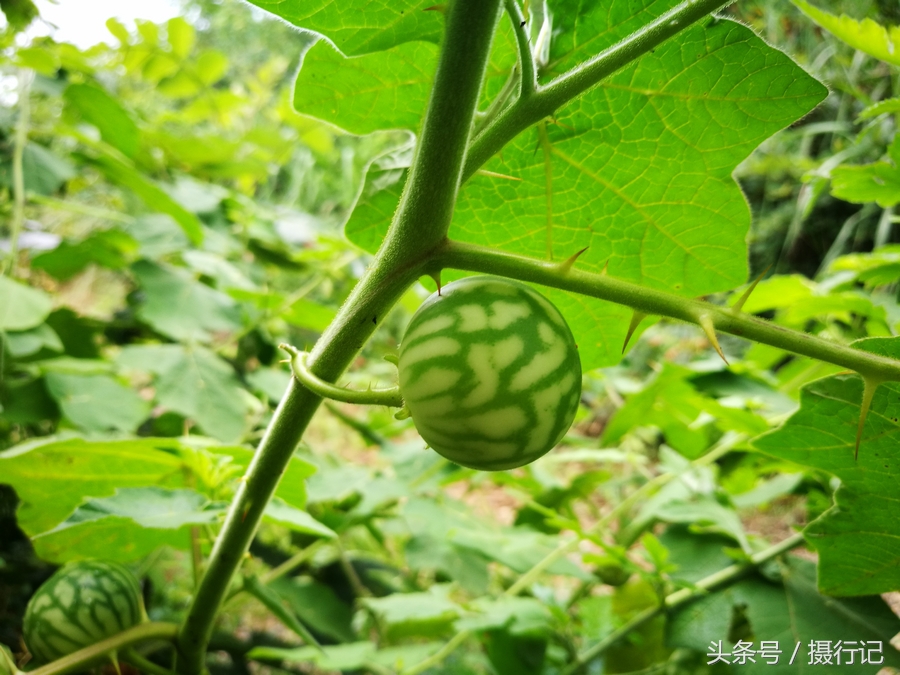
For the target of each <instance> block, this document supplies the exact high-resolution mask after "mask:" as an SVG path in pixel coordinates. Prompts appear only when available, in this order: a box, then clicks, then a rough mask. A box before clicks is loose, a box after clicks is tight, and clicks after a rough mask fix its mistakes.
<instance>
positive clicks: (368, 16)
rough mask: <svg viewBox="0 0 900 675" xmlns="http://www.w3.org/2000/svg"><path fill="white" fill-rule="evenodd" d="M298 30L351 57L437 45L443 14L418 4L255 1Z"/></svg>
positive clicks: (399, 0) (411, 0)
mask: <svg viewBox="0 0 900 675" xmlns="http://www.w3.org/2000/svg"><path fill="white" fill-rule="evenodd" d="M251 1H252V2H253V4H254V5H256V6H257V7H261V8H262V9H265V10H267V11H269V12H272V13H273V14H275V15H277V16H280V17H281V18H282V19H284V20H285V21H287V22H289V23H292V24H293V25H295V26H297V27H298V28H303V29H305V30H308V31H313V32H315V33H319V34H320V35H324V36H325V37H327V38H328V39H329V40H331V41H332V42H333V43H334V45H335V46H336V47H337V48H338V49H340V50H341V52H343V53H344V54H347V55H348V56H352V55H356V54H368V53H370V52H377V51H380V50H382V49H390V48H391V47H393V46H395V45H399V44H402V43H404V42H409V41H413V40H425V41H428V42H437V41H438V40H439V39H440V36H441V33H442V32H443V23H444V21H443V19H444V17H443V12H442V11H438V10H439V9H440V8H439V7H434V9H433V10H432V11H426V8H428V7H429V5H428V3H424V4H423V3H422V2H418V0H376V1H375V2H366V3H365V4H364V5H359V4H355V3H346V2H331V0H251Z"/></svg>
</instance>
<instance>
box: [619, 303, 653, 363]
mask: <svg viewBox="0 0 900 675" xmlns="http://www.w3.org/2000/svg"><path fill="white" fill-rule="evenodd" d="M646 316H647V315H646V314H644V313H643V312H639V311H637V310H634V312H633V313H632V315H631V323H629V324H628V332H627V333H626V334H625V342H624V344H623V345H622V353H623V354H624V353H625V349H626V347H628V343H629V342H630V341H631V336H632V335H634V331H636V330H637V327H638V325H640V323H641V321H643V320H644V318H645V317H646Z"/></svg>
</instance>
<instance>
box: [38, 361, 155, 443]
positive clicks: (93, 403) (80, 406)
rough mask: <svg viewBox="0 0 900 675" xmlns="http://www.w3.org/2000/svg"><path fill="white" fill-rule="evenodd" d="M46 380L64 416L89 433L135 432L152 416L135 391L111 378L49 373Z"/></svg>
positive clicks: (147, 405)
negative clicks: (148, 416)
mask: <svg viewBox="0 0 900 675" xmlns="http://www.w3.org/2000/svg"><path fill="white" fill-rule="evenodd" d="M45 379H46V382H47V389H48V390H49V391H50V394H51V395H52V396H53V398H55V399H56V402H57V403H58V404H59V407H60V409H61V410H62V412H63V414H64V415H65V416H66V417H67V418H69V420H71V421H72V422H73V423H74V424H76V425H77V426H79V427H81V428H82V429H84V430H85V431H108V430H111V429H115V430H118V431H134V430H135V429H137V427H138V425H139V424H140V423H141V422H143V421H144V420H145V419H146V418H147V415H148V414H149V412H150V405H149V404H148V403H147V402H146V401H144V400H143V399H142V398H141V397H140V396H138V394H137V393H136V392H135V391H134V390H132V389H130V388H129V387H126V386H125V385H123V384H121V383H119V382H117V381H116V380H115V379H113V378H112V377H109V376H108V375H81V374H77V373H67V372H48V373H47V374H46V376H45Z"/></svg>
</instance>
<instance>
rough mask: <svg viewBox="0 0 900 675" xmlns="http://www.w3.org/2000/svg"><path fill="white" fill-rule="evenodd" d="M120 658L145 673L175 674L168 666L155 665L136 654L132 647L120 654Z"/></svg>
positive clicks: (155, 674) (153, 674)
mask: <svg viewBox="0 0 900 675" xmlns="http://www.w3.org/2000/svg"><path fill="white" fill-rule="evenodd" d="M122 660H123V661H124V662H125V663H128V664H130V665H132V666H134V667H135V668H137V669H138V670H139V671H140V672H142V673H146V674H147V675H175V673H174V672H173V671H171V670H169V669H168V668H163V667H162V666H158V665H156V664H155V663H153V662H152V661H150V660H149V659H146V658H144V657H143V656H141V655H140V654H138V653H137V652H136V651H135V650H133V649H126V650H125V652H124V653H123V654H122Z"/></svg>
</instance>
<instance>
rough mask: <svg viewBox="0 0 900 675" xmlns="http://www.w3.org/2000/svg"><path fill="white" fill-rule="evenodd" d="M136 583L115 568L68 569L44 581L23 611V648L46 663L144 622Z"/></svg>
mask: <svg viewBox="0 0 900 675" xmlns="http://www.w3.org/2000/svg"><path fill="white" fill-rule="evenodd" d="M144 617H145V613H144V603H143V601H142V600H141V589H140V586H139V585H138V581H137V579H135V577H134V575H133V574H132V573H131V572H129V571H128V570H127V569H125V568H124V567H122V566H121V565H119V564H117V563H110V562H101V561H94V560H84V561H80V562H73V563H69V564H67V565H66V566H64V567H62V568H61V569H59V570H57V571H56V573H55V574H54V575H53V576H52V577H50V578H49V579H47V581H45V582H44V583H43V584H42V585H41V587H40V588H38V589H37V592H36V593H35V594H34V596H32V598H31V600H30V601H29V603H28V607H27V609H26V610H25V626H24V631H23V632H24V634H25V644H27V645H28V650H29V651H30V652H31V653H32V655H33V656H34V657H35V659H37V660H38V661H40V662H42V663H47V662H50V661H54V660H56V659H58V658H60V657H63V656H65V655H66V654H71V653H72V652H75V651H78V650H79V649H82V648H83V647H88V646H90V645H92V644H96V643H97V642H100V641H101V640H105V639H106V638H108V637H112V636H113V635H116V634H117V633H121V632H122V631H123V630H126V629H128V628H131V627H133V626H136V625H138V624H139V623H141V622H142V621H143V620H144Z"/></svg>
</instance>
